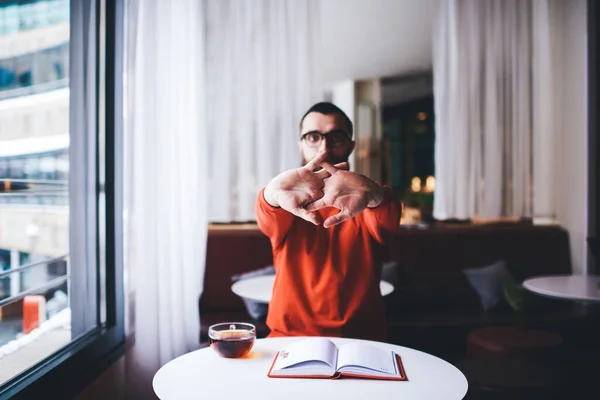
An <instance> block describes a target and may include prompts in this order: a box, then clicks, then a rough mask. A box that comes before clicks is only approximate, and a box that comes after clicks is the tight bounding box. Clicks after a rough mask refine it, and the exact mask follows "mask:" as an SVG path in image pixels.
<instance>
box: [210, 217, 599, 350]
mask: <svg viewBox="0 0 600 400" xmlns="http://www.w3.org/2000/svg"><path fill="white" fill-rule="evenodd" d="M385 254H386V255H387V256H386V258H387V261H395V262H396V263H397V266H398V268H397V274H396V275H397V276H396V278H395V282H392V283H393V284H394V285H395V287H396V289H395V291H394V293H393V294H392V295H390V296H387V297H386V307H387V316H388V340H389V342H391V343H395V344H400V345H406V346H409V347H413V348H419V349H422V350H424V351H428V352H430V353H433V354H436V355H439V356H442V357H445V358H446V359H460V358H461V357H462V356H463V355H464V350H465V349H464V346H465V343H466V337H467V335H468V333H469V331H471V330H473V329H475V328H478V327H484V326H491V325H509V326H529V327H538V328H544V329H549V330H552V331H558V332H560V333H561V334H568V332H569V330H573V329H579V328H580V327H581V326H584V325H585V324H588V323H589V321H590V317H589V315H588V311H587V309H585V308H584V307H581V306H580V305H578V304H576V303H572V302H568V301H561V300H550V299H548V300H544V301H543V302H542V303H539V302H538V303H536V304H537V306H536V307H533V308H529V309H526V310H524V311H522V312H516V311H514V310H513V309H511V308H510V307H508V306H504V307H498V308H496V309H493V310H489V311H484V310H483V309H482V307H481V304H480V299H479V296H478V295H477V293H476V292H475V291H474V290H473V288H472V287H471V286H470V284H469V282H468V281H467V279H466V278H465V276H464V274H463V273H462V271H463V270H464V269H465V268H470V267H478V266H484V265H487V264H490V263H493V262H494V261H497V260H499V259H502V260H504V261H505V263H506V265H507V267H508V269H509V271H510V272H511V274H512V275H513V277H514V278H515V280H516V281H517V282H522V281H523V280H524V279H526V278H529V277H532V276H537V275H543V274H567V273H570V272H571V262H570V252H569V237H568V232H567V231H566V230H565V229H563V228H561V227H559V226H533V225H525V224H505V225H502V224H499V225H481V226H478V225H456V226H447V225H435V226H431V227H427V228H417V227H401V228H400V230H399V231H398V232H397V233H396V234H395V235H394V236H393V237H392V238H391V240H390V241H389V243H388V244H387V246H386V249H385ZM271 263H272V254H271V246H270V243H269V240H268V238H266V237H265V236H264V235H263V234H262V233H261V232H260V230H258V228H257V227H256V226H254V225H243V226H239V227H236V226H228V227H220V228H218V229H209V234H208V242H207V255H206V273H205V280H204V291H203V293H202V295H201V297H200V299H199V311H200V323H201V332H200V342H201V343H204V342H206V341H207V340H208V327H209V326H210V325H211V324H213V323H217V322H223V321H250V322H252V323H254V324H255V325H256V326H257V336H258V337H264V336H266V335H267V334H268V333H269V330H268V328H267V326H266V325H265V324H264V322H263V321H255V320H252V318H250V316H249V315H248V313H247V312H246V309H245V306H244V303H243V302H242V300H241V299H240V298H239V297H238V296H236V295H235V294H234V293H233V292H232V291H231V284H232V281H231V277H232V276H233V275H236V274H240V273H244V272H250V271H253V270H256V269H260V268H263V267H265V266H267V265H270V264H271ZM531 296H535V295H531Z"/></svg>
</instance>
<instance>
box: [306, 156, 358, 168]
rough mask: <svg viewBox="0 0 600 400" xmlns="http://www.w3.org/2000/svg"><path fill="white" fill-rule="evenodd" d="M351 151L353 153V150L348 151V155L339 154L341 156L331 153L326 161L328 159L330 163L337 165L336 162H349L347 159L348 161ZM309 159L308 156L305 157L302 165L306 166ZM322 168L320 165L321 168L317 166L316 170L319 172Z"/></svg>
mask: <svg viewBox="0 0 600 400" xmlns="http://www.w3.org/2000/svg"><path fill="white" fill-rule="evenodd" d="M350 153H351V152H348V153H347V154H346V155H344V156H339V157H335V156H334V155H333V154H329V155H328V156H327V158H326V159H325V161H326V162H328V163H329V164H331V165H336V164H339V163H343V162H347V161H348V158H349V157H350ZM309 161H310V160H307V159H306V158H304V159H303V160H302V166H303V167H304V166H305V165H306V164H308V162H309ZM320 169H321V167H319V168H316V169H315V171H314V172H317V171H319V170H320Z"/></svg>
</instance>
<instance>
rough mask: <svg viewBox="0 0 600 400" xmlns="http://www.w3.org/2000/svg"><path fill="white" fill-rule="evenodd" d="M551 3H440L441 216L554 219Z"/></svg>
mask: <svg viewBox="0 0 600 400" xmlns="http://www.w3.org/2000/svg"><path fill="white" fill-rule="evenodd" d="M550 3H551V2H550V1H549V0H537V1H533V2H530V1H519V0H504V1H489V0H441V1H439V2H438V7H437V18H436V23H435V24H434V27H435V28H434V29H435V32H434V97H435V114H436V150H435V166H436V171H435V176H436V193H435V204H434V216H435V217H436V218H437V219H448V218H458V219H467V218H497V217H532V216H537V217H540V216H542V217H550V218H551V217H552V216H553V215H554V213H555V210H554V204H553V200H552V199H553V193H554V191H553V188H552V184H551V183H549V182H551V181H552V179H550V177H551V174H552V165H551V155H552V154H553V151H554V141H555V139H554V138H555V136H556V132H555V131H554V129H555V128H554V124H553V123H552V118H553V104H552V93H553V89H552V84H553V82H552V79H551V77H552V74H555V73H556V71H555V70H554V69H553V68H555V67H553V63H552V61H553V60H552V54H551V52H550V49H551V45H550V43H551V42H552V41H553V40H554V39H553V37H552V33H551V23H550V13H549V4H550ZM534 189H535V197H534ZM534 198H535V200H534Z"/></svg>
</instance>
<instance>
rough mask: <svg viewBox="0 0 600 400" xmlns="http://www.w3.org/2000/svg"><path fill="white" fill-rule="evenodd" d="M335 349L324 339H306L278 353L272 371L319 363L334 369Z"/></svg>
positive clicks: (330, 342)
mask: <svg viewBox="0 0 600 400" xmlns="http://www.w3.org/2000/svg"><path fill="white" fill-rule="evenodd" d="M336 358H337V347H336V346H335V344H334V343H333V342H332V341H331V340H329V339H324V338H317V337H315V338H308V339H303V340H300V341H298V342H294V343H292V344H290V345H289V346H287V347H286V348H284V349H281V350H280V351H279V356H278V357H277V361H276V362H275V365H274V369H284V368H293V367H294V366H299V365H300V364H303V363H308V362H311V361H319V362H322V363H325V364H327V365H328V366H329V367H330V368H331V369H335V363H336Z"/></svg>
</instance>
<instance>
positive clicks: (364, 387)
mask: <svg viewBox="0 0 600 400" xmlns="http://www.w3.org/2000/svg"><path fill="white" fill-rule="evenodd" d="M301 339H302V338H301V337H286V338H272V339H258V340H256V342H255V344H254V347H253V348H252V351H251V352H250V354H249V355H248V356H246V357H245V358H240V359H228V358H223V357H220V356H219V355H218V354H217V353H216V352H215V351H214V350H213V349H212V348H210V347H208V348H204V349H201V350H196V351H194V352H191V353H188V354H185V355H183V356H181V357H179V358H176V359H174V360H172V361H170V362H169V363H167V364H165V365H164V366H163V367H162V368H161V369H160V370H159V371H158V372H157V373H156V375H155V376H154V380H153V382H152V386H153V388H154V392H155V393H156V395H157V396H158V397H159V398H160V399H161V400H183V399H202V398H217V399H235V398H240V399H241V398H243V399H261V400H263V399H277V400H281V399H285V400H295V399H302V400H304V399H311V400H317V399H326V400H333V399H403V400H410V399H419V400H427V399H431V400H439V399H444V400H454V399H462V398H463V397H464V396H465V395H466V393H467V389H468V383H467V379H466V378H465V376H464V375H463V374H462V373H461V372H460V371H459V370H458V369H457V368H456V367H454V366H453V365H451V364H449V363H448V362H446V361H444V360H442V359H440V358H437V357H434V356H432V355H430V354H427V353H423V352H421V351H417V350H413V349H409V348H406V347H401V346H394V345H391V344H387V343H379V342H368V343H369V344H371V345H375V346H379V347H383V348H385V349H390V350H393V351H395V352H396V353H397V354H399V355H400V357H402V363H403V365H404V368H405V369H406V375H407V377H408V381H403V382H397V381H383V380H370V379H351V378H343V379H338V380H330V379H294V378H289V379H280V378H279V379H276V378H269V377H267V372H268V371H269V368H270V366H271V364H272V363H273V360H274V358H275V355H276V354H277V352H278V351H279V350H281V349H282V348H284V347H285V346H287V345H289V344H290V343H293V342H295V341H297V340H301ZM330 339H331V340H333V341H334V343H336V345H339V344H342V343H347V342H350V341H357V340H356V339H340V338H330ZM361 342H367V341H361Z"/></svg>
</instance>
